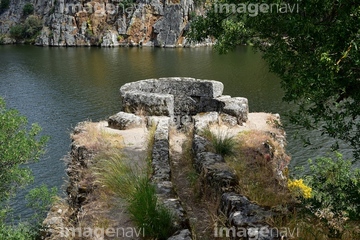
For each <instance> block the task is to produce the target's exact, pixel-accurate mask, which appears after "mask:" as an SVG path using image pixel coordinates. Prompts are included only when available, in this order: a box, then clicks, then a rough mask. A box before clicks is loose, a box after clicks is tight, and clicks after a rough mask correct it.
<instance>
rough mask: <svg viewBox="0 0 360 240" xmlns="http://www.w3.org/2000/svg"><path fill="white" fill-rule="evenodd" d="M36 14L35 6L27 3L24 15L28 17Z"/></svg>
mask: <svg viewBox="0 0 360 240" xmlns="http://www.w3.org/2000/svg"><path fill="white" fill-rule="evenodd" d="M33 12H34V5H32V4H31V3H26V4H25V5H24V8H23V15H24V16H28V15H30V14H32V13H33Z"/></svg>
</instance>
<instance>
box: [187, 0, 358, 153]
mask: <svg viewBox="0 0 360 240" xmlns="http://www.w3.org/2000/svg"><path fill="white" fill-rule="evenodd" d="M261 3H263V4H269V5H270V4H275V5H273V6H275V7H272V8H271V9H268V12H267V13H264V12H262V10H261V9H260V6H259V5H260V3H259V2H258V1H255V0H249V1H240V2H239V1H237V0H221V1H216V2H215V1H211V4H209V5H208V11H207V13H206V15H205V16H202V17H201V16H200V17H198V18H197V19H196V20H194V21H193V22H192V28H191V31H190V33H189V36H190V37H191V38H192V39H193V40H196V41H199V40H203V39H204V38H206V37H207V36H213V37H215V38H216V39H217V43H216V48H217V49H218V50H219V51H220V52H226V51H227V50H229V49H233V48H234V47H235V46H237V45H239V44H241V43H245V42H247V41H249V40H251V42H252V44H253V45H254V47H255V49H257V50H260V51H261V52H262V53H263V58H264V59H265V60H266V61H267V62H268V63H269V68H270V70H271V71H272V72H274V73H276V74H277V75H278V76H279V77H280V78H281V85H282V88H283V89H284V90H285V96H284V100H285V101H287V102H294V103H296V104H298V108H297V109H294V110H293V111H292V112H291V113H292V114H291V115H292V119H291V120H292V121H293V122H295V123H297V124H300V125H301V126H304V127H306V128H308V129H312V128H318V127H320V128H321V130H322V132H323V133H324V134H328V135H329V136H331V137H334V138H337V139H341V140H344V141H346V142H347V143H349V144H350V145H351V146H352V147H353V149H354V156H355V158H356V159H359V157H360V155H359V154H360V108H359V105H358V104H359V102H360V81H359V79H360V51H359V49H358V48H359V47H360V30H359V29H360V19H359V18H360V6H359V3H358V2H357V1H356V0H343V1H332V0H324V1H318V0H310V1H298V0H288V1H286V3H287V5H286V4H285V3H280V1H277V0H266V1H261ZM221 4H234V5H226V6H227V7H228V10H229V11H227V9H226V8H222V11H221V10H220V7H221V6H224V5H221ZM240 4H245V6H246V7H245V8H240V6H241V5H240ZM251 4H252V5H251ZM276 4H278V6H279V8H277V7H276ZM284 4H285V5H286V7H285V5H284ZM270 6H271V5H270ZM281 7H282V8H281ZM254 10H257V12H254ZM334 147H337V145H334Z"/></svg>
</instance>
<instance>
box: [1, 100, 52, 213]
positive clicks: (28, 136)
mask: <svg viewBox="0 0 360 240" xmlns="http://www.w3.org/2000/svg"><path fill="white" fill-rule="evenodd" d="M40 131H41V128H40V127H39V126H38V125H37V124H33V125H32V126H31V127H29V126H28V124H27V119H26V118H25V117H23V116H21V115H20V114H19V112H18V111H16V110H13V109H7V108H6V106H5V101H4V100H3V99H2V98H0V203H3V202H4V201H5V200H7V199H9V197H10V196H11V195H13V194H14V192H15V190H16V189H18V188H19V187H22V186H24V185H26V184H27V183H29V182H30V181H31V180H32V178H33V176H32V173H31V170H30V169H29V168H28V167H26V166H24V165H23V164H25V163H29V162H34V161H37V160H38V159H39V157H40V156H41V154H42V153H43V152H44V145H45V143H46V141H47V137H39V133H40ZM0 206H1V205H0Z"/></svg>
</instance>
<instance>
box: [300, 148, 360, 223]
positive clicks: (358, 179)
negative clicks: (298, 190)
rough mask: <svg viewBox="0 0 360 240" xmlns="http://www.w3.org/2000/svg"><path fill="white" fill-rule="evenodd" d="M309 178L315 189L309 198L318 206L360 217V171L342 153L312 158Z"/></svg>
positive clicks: (353, 217)
mask: <svg viewBox="0 0 360 240" xmlns="http://www.w3.org/2000/svg"><path fill="white" fill-rule="evenodd" d="M306 179H307V181H308V183H309V185H310V187H311V188H312V189H313V197H312V198H311V199H310V200H309V202H310V203H311V206H313V208H314V209H329V210H330V211H331V212H332V213H333V214H335V216H344V217H348V218H349V219H351V220H359V219H360V171H359V169H355V170H353V166H352V163H351V161H349V160H344V159H343V158H342V155H341V154H340V153H336V154H335V159H333V158H331V157H321V158H318V159H316V160H315V161H314V162H313V161H311V160H310V174H309V175H308V176H307V178H306Z"/></svg>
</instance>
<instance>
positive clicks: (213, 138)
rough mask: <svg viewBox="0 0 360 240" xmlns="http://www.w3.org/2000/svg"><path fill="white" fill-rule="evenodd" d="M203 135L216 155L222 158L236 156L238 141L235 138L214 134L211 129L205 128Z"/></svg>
mask: <svg viewBox="0 0 360 240" xmlns="http://www.w3.org/2000/svg"><path fill="white" fill-rule="evenodd" d="M201 135H203V136H204V137H205V138H206V139H208V140H209V141H210V143H211V145H212V146H213V148H214V150H215V152H216V153H218V154H220V155H221V156H223V157H225V156H232V155H234V154H235V151H234V148H235V145H236V141H235V139H234V138H233V137H231V136H228V135H227V134H224V133H219V134H217V135H216V134H214V133H213V132H211V130H210V129H209V128H205V129H204V130H203V131H202V133H201Z"/></svg>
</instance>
